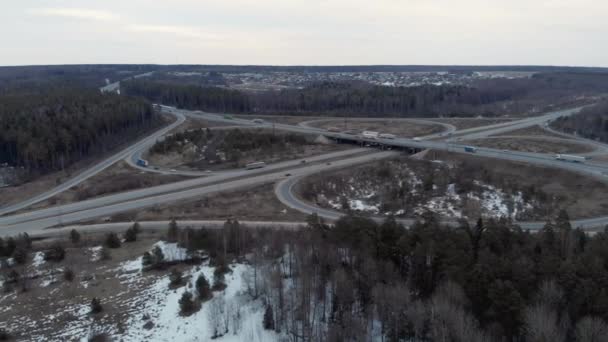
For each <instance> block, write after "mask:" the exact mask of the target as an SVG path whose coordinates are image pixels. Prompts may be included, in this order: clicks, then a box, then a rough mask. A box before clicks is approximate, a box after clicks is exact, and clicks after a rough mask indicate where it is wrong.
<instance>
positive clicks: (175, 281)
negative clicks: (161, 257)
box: [169, 268, 184, 287]
mask: <svg viewBox="0 0 608 342" xmlns="http://www.w3.org/2000/svg"><path fill="white" fill-rule="evenodd" d="M169 279H170V283H169V285H170V286H171V287H178V286H180V285H181V284H182V282H183V280H184V278H183V275H182V272H181V271H179V270H178V269H175V268H174V269H172V270H171V274H170V275H169Z"/></svg>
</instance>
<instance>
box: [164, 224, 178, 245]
mask: <svg viewBox="0 0 608 342" xmlns="http://www.w3.org/2000/svg"><path fill="white" fill-rule="evenodd" d="M178 237H179V227H178V226H177V222H175V219H172V220H171V222H170V223H169V229H168V230H167V241H169V242H177V238H178Z"/></svg>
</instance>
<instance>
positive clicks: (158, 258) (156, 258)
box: [141, 246, 165, 268]
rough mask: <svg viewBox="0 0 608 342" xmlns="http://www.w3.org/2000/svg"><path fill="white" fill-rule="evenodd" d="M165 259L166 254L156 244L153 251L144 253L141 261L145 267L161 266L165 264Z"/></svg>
mask: <svg viewBox="0 0 608 342" xmlns="http://www.w3.org/2000/svg"><path fill="white" fill-rule="evenodd" d="M164 261H165V255H164V254H163V250H162V249H160V247H158V246H156V247H154V249H153V250H152V253H150V252H145V253H144V256H143V258H142V260H141V263H142V265H143V266H144V267H147V268H160V267H161V266H162V265H163V262H164Z"/></svg>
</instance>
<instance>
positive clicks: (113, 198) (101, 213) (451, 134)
mask: <svg viewBox="0 0 608 342" xmlns="http://www.w3.org/2000/svg"><path fill="white" fill-rule="evenodd" d="M114 87H115V86H114ZM112 89H115V88H112ZM110 90H111V89H110ZM162 108H163V111H164V112H166V113H168V114H171V115H173V116H175V118H176V119H175V121H174V122H172V123H171V124H170V125H168V126H167V127H165V128H163V129H160V130H158V131H157V132H155V133H153V134H151V135H150V136H148V137H146V138H144V139H142V140H140V141H138V142H136V143H135V144H133V145H131V146H129V147H128V148H126V149H124V150H122V151H120V152H119V153H116V154H114V155H112V156H111V157H109V158H106V159H105V160H103V161H101V162H100V163H98V164H96V165H94V166H92V167H90V168H88V169H87V170H85V171H83V172H81V173H80V174H78V175H77V176H75V177H73V178H71V179H70V180H68V181H67V182H64V183H62V184H60V185H58V186H57V187H55V188H53V189H50V190H48V191H46V192H44V193H42V194H39V195H37V196H35V197H33V198H30V199H27V200H24V201H23V202H21V203H17V204H14V205H11V206H7V207H3V208H0V215H4V216H1V217H0V236H7V235H15V234H18V233H23V232H27V233H29V234H34V235H36V234H45V233H46V232H48V231H49V230H45V229H46V228H49V227H55V226H65V225H75V226H78V225H77V223H78V222H82V221H90V220H92V219H95V218H101V217H106V216H110V215H113V214H117V213H120V212H125V211H130V210H136V209H142V208H146V207H150V206H155V205H159V204H167V203H172V202H179V201H184V200H189V199H194V198H199V197H203V196H207V195H210V194H214V193H218V192H222V191H228V190H235V189H239V188H243V187H250V186H252V185H255V184H265V183H277V185H276V186H275V192H276V195H277V198H278V199H279V200H280V201H281V202H282V203H284V204H285V205H286V206H288V207H291V208H293V209H296V210H298V211H301V212H304V213H313V212H314V213H317V214H318V215H319V216H321V217H324V218H327V219H329V220H335V219H337V218H338V217H339V216H341V215H343V214H342V213H339V212H336V211H332V210H327V209H322V208H319V207H316V206H314V205H312V204H310V203H306V202H304V201H302V200H301V199H299V198H298V197H297V196H295V195H294V194H293V191H292V188H293V186H294V185H295V184H296V183H297V182H298V180H300V179H302V178H304V177H306V176H308V175H311V174H314V173H319V172H324V171H328V170H331V169H337V168H345V167H348V166H352V165H356V164H362V163H368V162H372V161H374V160H379V159H382V158H389V157H392V156H395V155H397V154H398V153H399V152H397V148H399V149H415V150H425V149H434V150H444V151H449V152H452V153H466V152H465V150H464V146H466V143H465V142H466V140H473V139H479V138H486V137H489V136H492V135H496V134H505V133H508V132H511V131H515V130H519V129H522V128H526V127H531V126H536V125H540V126H541V127H544V128H547V129H548V127H546V126H547V123H548V122H550V121H551V120H554V119H556V118H558V117H561V116H567V115H572V114H574V113H577V112H578V111H579V110H580V108H574V109H567V110H559V111H554V112H551V113H548V114H545V115H542V116H537V117H531V118H525V119H521V120H516V121H510V122H505V123H499V124H492V125H488V126H484V127H476V128H470V129H464V130H457V129H456V128H455V127H454V126H452V125H448V124H442V126H443V127H444V131H443V132H441V133H436V134H432V135H429V136H425V137H420V139H416V140H414V139H406V138H396V139H366V138H363V137H361V136H358V135H353V134H345V133H341V132H328V131H326V130H324V129H320V128H316V127H313V126H311V123H312V122H304V123H300V124H298V125H288V124H279V123H269V122H264V123H256V122H253V121H252V120H246V119H239V118H235V117H233V116H226V115H219V114H211V113H203V112H200V111H187V110H181V109H176V108H172V107H167V106H162ZM188 117H190V118H197V119H205V120H209V121H215V122H220V123H223V124H226V125H229V126H235V125H236V126H241V127H266V128H271V127H272V128H274V129H278V130H285V131H290V132H296V133H304V134H315V135H325V136H326V137H328V138H333V139H337V140H341V141H351V142H354V143H358V144H360V145H362V146H363V145H376V144H381V145H382V146H383V147H384V148H386V147H390V148H391V149H392V150H379V149H372V148H362V147H360V148H353V149H349V150H345V151H340V152H334V153H329V154H324V155H320V156H316V157H313V158H306V161H304V162H303V161H302V160H291V161H285V162H280V163H276V164H271V165H268V166H267V167H265V168H263V169H257V170H243V169H241V170H230V171H225V172H213V173H207V172H204V171H180V170H166V169H161V168H158V169H155V168H150V167H148V168H145V167H141V166H137V165H136V162H135V161H136V160H137V159H138V158H139V157H140V156H141V155H142V154H143V153H144V152H145V151H146V150H147V149H148V148H150V147H151V146H152V145H153V144H154V143H155V142H156V141H157V140H158V139H161V138H162V137H163V136H165V135H166V134H167V133H169V132H170V131H171V130H173V129H175V128H176V127H178V126H179V125H181V124H182V123H183V122H184V121H185V120H186V118H188ZM349 120H352V119H349ZM357 120H369V119H357ZM392 120H394V119H392ZM403 120H406V121H411V122H416V123H422V124H425V123H432V124H437V122H433V121H427V120H424V119H403ZM559 134H560V135H564V134H563V133H559ZM568 137H569V136H568ZM577 142H579V143H586V144H589V145H592V146H593V147H594V149H596V150H598V151H600V150H601V151H606V145H605V144H601V143H597V142H592V141H588V140H586V139H582V138H577ZM598 153H599V152H598ZM475 155H477V156H479V157H488V158H496V159H503V160H510V161H517V162H525V163H530V164H535V165H540V166H546V167H553V168H560V169H566V170H569V171H573V172H576V173H579V174H583V175H586V176H590V177H596V178H598V179H601V180H603V181H608V164H607V163H601V162H595V161H590V162H585V163H568V162H563V161H558V160H555V158H554V156H553V155H549V154H539V153H525V152H516V151H505V150H498V149H492V148H477V149H476V153H475ZM120 160H125V161H127V162H128V163H129V164H130V165H131V166H133V167H138V168H140V169H142V170H145V171H148V172H158V173H172V174H183V175H186V176H193V177H196V178H192V179H188V180H185V181H180V182H175V183H170V184H164V185H160V186H155V187H150V188H145V189H138V190H132V191H126V192H122V193H118V194H113V195H108V196H103V197H98V198H93V199H89V200H85V201H80V202H75V203H70V204H65V205H58V206H53V207H49V208H45V209H39V210H32V211H24V209H26V208H27V207H29V206H31V205H32V204H35V203H38V202H41V201H44V200H46V199H49V198H51V197H53V196H55V195H57V194H59V193H61V192H62V191H65V190H67V189H69V188H71V187H73V186H75V185H77V184H80V183H81V182H83V181H84V180H86V179H88V178H90V177H92V176H94V175H96V174H99V173H100V172H101V171H103V170H104V169H106V168H108V167H109V166H111V165H113V164H114V163H116V162H118V161H120ZM16 211H21V212H20V213H15V212H16ZM10 213H13V214H12V215H9V214H10ZM402 221H403V223H405V224H409V223H411V220H408V219H405V220H402ZM205 222H207V221H205ZM205 222H199V223H205ZM446 223H448V224H449V223H452V222H450V221H447V222H446ZM125 224H126V223H125ZM191 224H194V222H191ZM250 224H251V225H255V223H250ZM518 224H519V225H521V226H522V227H523V228H525V229H531V230H533V229H538V228H540V227H542V225H543V224H544V223H543V222H518ZM605 224H608V216H606V217H596V218H589V219H584V220H577V221H574V222H573V225H575V226H580V227H582V228H595V227H600V226H604V225H605ZM123 225H124V224H123ZM143 225H144V227H146V226H147V227H150V228H154V227H156V226H159V225H160V223H158V222H150V223H147V224H146V223H144V224H143ZM291 225H293V223H292V224H291ZM104 226H106V227H108V229H110V228H112V227H118V226H122V225H121V224H120V223H117V224H114V223H113V224H109V223H108V224H105V225H104V224H102V225H98V226H95V227H97V228H103V227H104ZM78 227H79V228H83V229H87V228H86V226H82V227H81V226H78ZM89 229H90V227H89Z"/></svg>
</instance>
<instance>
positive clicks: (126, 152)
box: [0, 113, 186, 226]
mask: <svg viewBox="0 0 608 342" xmlns="http://www.w3.org/2000/svg"><path fill="white" fill-rule="evenodd" d="M174 115H175V116H176V120H175V121H174V122H173V123H171V124H170V125H168V126H166V127H164V128H162V129H159V130H158V131H156V132H154V133H153V134H151V135H149V136H147V137H145V138H144V139H141V140H140V141H138V142H136V143H135V144H133V145H131V146H129V147H127V148H125V149H123V150H122V151H120V152H118V153H116V154H114V155H112V156H110V157H108V158H106V159H104V160H103V161H101V162H99V163H97V164H95V165H93V166H91V167H89V168H88V169H86V170H84V171H82V172H80V173H79V174H77V175H76V176H75V177H72V178H70V179H69V180H68V181H66V182H64V183H62V184H60V185H58V186H56V187H54V188H52V189H50V190H48V191H45V192H43V193H41V194H39V195H36V196H34V197H32V198H30V199H27V200H25V201H23V202H20V203H16V204H13V205H9V206H6V207H2V208H0V215H5V214H8V213H12V212H15V211H18V210H21V209H24V208H27V207H29V206H30V205H33V204H36V203H38V202H42V201H44V200H46V199H49V198H51V197H53V196H55V195H57V194H59V193H61V192H63V191H65V190H67V189H69V188H71V187H73V186H75V185H78V184H80V183H82V182H84V181H85V180H87V179H89V178H91V177H93V176H95V175H96V174H98V173H100V172H101V171H103V170H105V169H107V168H108V167H110V166H112V165H113V164H114V163H116V162H118V161H120V160H122V159H125V158H127V157H129V156H130V155H132V154H133V153H135V152H136V151H139V150H141V149H143V148H146V147H148V146H151V145H152V144H154V143H155V142H156V140H157V139H158V138H160V137H162V136H163V135H165V134H167V132H169V131H171V130H172V129H174V128H175V127H177V126H179V125H181V124H182V123H183V122H184V120H185V119H186V118H185V117H184V116H183V115H181V114H179V113H175V114H174ZM0 226H1V224H0Z"/></svg>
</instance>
